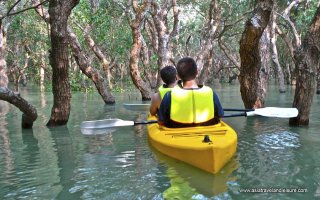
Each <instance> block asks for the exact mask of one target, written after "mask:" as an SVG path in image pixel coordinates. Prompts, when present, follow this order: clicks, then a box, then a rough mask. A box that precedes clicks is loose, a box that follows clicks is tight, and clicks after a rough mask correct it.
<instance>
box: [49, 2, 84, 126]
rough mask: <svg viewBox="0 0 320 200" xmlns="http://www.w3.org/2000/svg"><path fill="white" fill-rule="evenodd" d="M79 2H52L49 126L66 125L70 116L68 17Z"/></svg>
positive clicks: (50, 4)
mask: <svg viewBox="0 0 320 200" xmlns="http://www.w3.org/2000/svg"><path fill="white" fill-rule="evenodd" d="M78 3H79V0H64V1H59V0H50V2H49V15H50V25H51V30H50V33H51V34H50V35H51V52H50V64H51V67H52V92H53V107H52V109H51V117H50V120H49V121H48V123H47V126H59V125H65V124H66V123H67V122H68V119H69V114H70V101H71V91H70V83H69V59H68V30H67V24H68V17H69V15H70V13H71V10H72V9H73V7H74V6H76V5H77V4H78Z"/></svg>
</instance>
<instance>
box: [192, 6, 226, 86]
mask: <svg viewBox="0 0 320 200" xmlns="http://www.w3.org/2000/svg"><path fill="white" fill-rule="evenodd" d="M220 18H221V11H220V6H219V3H218V1H217V0H211V2H210V7H209V12H208V19H207V21H206V23H205V27H204V29H203V32H202V38H201V39H202V40H203V45H201V49H200V51H199V53H198V54H197V56H196V61H197V65H198V70H199V74H198V78H197V80H198V82H199V83H200V84H203V83H206V82H207V79H208V76H207V75H209V71H210V69H211V68H212V62H213V61H212V59H213V53H214V49H213V42H214V41H213V40H214V35H215V33H216V31H217V28H218V27H219V25H220V22H221V20H220Z"/></svg>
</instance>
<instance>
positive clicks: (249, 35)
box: [239, 0, 273, 108]
mask: <svg viewBox="0 0 320 200" xmlns="http://www.w3.org/2000/svg"><path fill="white" fill-rule="evenodd" d="M272 5H273V1H272V0H268V1H260V2H258V4H257V7H256V9H255V11H254V14H253V16H252V17H251V18H250V19H249V20H248V21H247V22H246V27H245V30H244V32H243V34H242V38H241V40H240V59H241V68H240V75H239V82H240V92H241V97H242V100H243V103H244V106H245V107H246V108H260V107H262V106H263V104H264V96H263V95H264V91H263V90H264V85H263V84H264V83H263V80H264V78H265V77H263V76H262V77H261V75H265V73H266V71H265V70H266V69H264V68H262V60H261V58H262V56H261V55H260V50H259V47H260V45H259V44H260V39H261V36H262V34H263V32H264V30H265V28H266V27H267V25H268V23H269V19H270V14H271V11H272Z"/></svg>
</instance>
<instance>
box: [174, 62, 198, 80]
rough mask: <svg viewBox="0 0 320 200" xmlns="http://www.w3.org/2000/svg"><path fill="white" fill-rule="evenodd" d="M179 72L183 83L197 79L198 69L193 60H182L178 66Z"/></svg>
mask: <svg viewBox="0 0 320 200" xmlns="http://www.w3.org/2000/svg"><path fill="white" fill-rule="evenodd" d="M177 72H178V75H179V77H180V78H181V80H182V81H190V80H193V79H195V78H196V76H197V74H198V68H197V63H196V61H194V60H193V58H190V57H185V58H181V59H180V60H179V61H178V64H177Z"/></svg>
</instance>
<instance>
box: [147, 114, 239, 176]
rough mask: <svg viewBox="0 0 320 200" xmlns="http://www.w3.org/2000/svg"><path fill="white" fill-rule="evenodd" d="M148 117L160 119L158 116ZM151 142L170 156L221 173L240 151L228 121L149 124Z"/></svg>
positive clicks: (234, 133) (235, 135)
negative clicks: (192, 124) (195, 124)
mask: <svg viewBox="0 0 320 200" xmlns="http://www.w3.org/2000/svg"><path fill="white" fill-rule="evenodd" d="M148 120H156V118H155V117H154V116H151V117H149V118H148ZM147 128H148V135H149V141H150V143H151V145H152V146H153V147H154V148H155V149H157V150H158V151H160V152H161V153H163V154H166V155H167V156H170V157H173V158H175V159H178V160H180V161H183V162H186V163H188V164H190V165H193V166H195V167H197V168H200V169H202V170H205V171H207V172H210V173H213V174H215V173H217V172H219V171H220V169H221V168H222V167H223V166H224V165H225V164H226V163H227V162H228V161H229V160H230V159H231V158H232V156H233V155H234V154H235V152H236V150H237V134H236V132H235V131H234V130H233V129H232V128H231V127H230V126H229V125H228V124H226V123H225V122H223V121H221V122H220V123H219V124H216V125H213V126H200V127H192V128H166V127H162V126H161V127H160V126H159V125H158V124H157V123H154V124H149V125H148V126H147Z"/></svg>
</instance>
